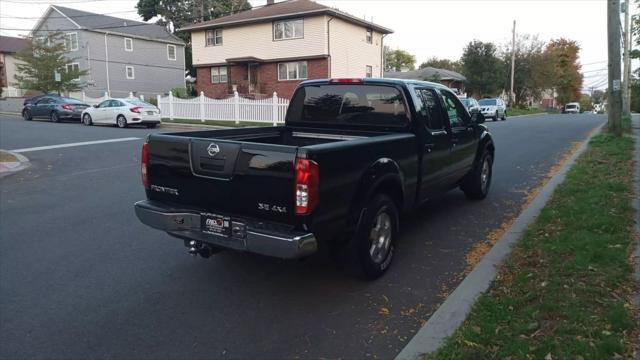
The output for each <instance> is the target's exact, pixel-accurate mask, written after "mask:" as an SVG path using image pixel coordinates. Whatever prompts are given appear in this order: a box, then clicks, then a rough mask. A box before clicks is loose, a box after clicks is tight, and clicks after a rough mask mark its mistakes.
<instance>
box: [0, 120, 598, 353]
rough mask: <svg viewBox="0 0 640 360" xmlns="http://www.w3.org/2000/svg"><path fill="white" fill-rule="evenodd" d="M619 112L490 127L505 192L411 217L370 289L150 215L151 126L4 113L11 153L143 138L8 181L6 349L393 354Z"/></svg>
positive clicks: (4, 210)
mask: <svg viewBox="0 0 640 360" xmlns="http://www.w3.org/2000/svg"><path fill="white" fill-rule="evenodd" d="M604 121H605V117H604V116H602V115H555V116H546V115H543V116H531V117H521V118H512V119H509V120H508V121H506V122H496V123H492V122H489V123H488V126H489V128H490V129H491V131H492V133H493V135H494V138H495V141H496V161H495V165H494V179H493V184H492V189H491V193H490V195H489V197H488V198H487V199H486V200H485V201H482V202H471V201H467V200H466V199H465V198H464V196H463V194H462V192H460V191H457V190H456V191H452V192H450V193H448V194H447V195H445V196H444V197H442V198H441V199H437V200H434V201H432V202H430V203H429V204H427V205H426V206H424V207H423V208H422V209H420V210H418V211H417V212H415V213H414V214H412V215H410V216H408V217H407V218H405V219H403V223H402V231H401V232H402V236H401V240H400V245H399V248H398V252H397V256H396V258H395V259H394V263H393V266H392V268H391V269H390V271H389V272H388V273H387V274H386V275H385V276H384V277H383V278H381V279H379V280H377V281H375V282H362V281H358V280H355V279H353V278H351V277H349V276H348V275H347V274H346V273H345V271H343V269H341V268H340V267H339V266H338V265H336V264H335V263H334V262H332V261H331V260H330V259H328V258H326V257H325V256H322V255H317V256H313V257H311V258H309V259H307V260H306V261H283V260H278V259H271V258H266V257H261V256H257V255H250V254H242V253H234V252H223V253H221V254H219V255H216V256H214V257H213V258H211V259H208V260H205V259H202V258H192V257H190V256H188V255H187V252H186V249H185V248H184V246H183V244H182V242H181V241H179V240H176V239H174V238H171V237H169V236H167V235H165V234H163V233H161V232H158V231H155V230H153V229H150V228H147V227H145V226H143V225H141V224H140V223H139V222H138V220H137V219H136V217H135V215H134V212H133V207H132V205H133V203H134V202H135V201H137V200H140V199H143V198H144V191H143V189H142V185H141V183H140V174H139V151H140V146H141V144H142V141H143V140H142V139H143V138H144V136H145V135H146V134H147V133H149V130H146V129H116V128H108V127H85V126H82V125H79V124H52V123H47V122H35V121H34V122H25V121H22V120H19V119H17V118H15V117H9V116H4V115H0V148H3V149H9V150H11V149H21V148H28V147H37V146H45V145H56V144H63V143H72V142H84V141H91V140H100V139H114V138H125V137H138V138H140V140H133V141H123V142H117V143H104V144H95V145H86V146H78V147H69V148H58V149H49V150H41V151H33V152H28V153H24V155H26V156H27V157H28V158H30V160H31V161H32V166H31V168H30V169H28V170H26V171H23V172H21V173H19V174H15V175H12V176H9V177H5V178H3V179H1V180H0V357H2V358H22V359H25V358H98V357H100V358H115V359H124V358H127V359H130V358H162V359H171V358H176V359H184V358H263V359H273V358H283V357H287V358H296V357H299V358H366V357H378V358H390V357H393V356H394V355H396V354H397V353H398V352H399V351H400V349H402V347H403V346H404V345H405V344H406V343H407V342H408V341H409V339H410V338H411V337H412V335H413V334H414V333H415V332H416V331H417V330H418V329H419V327H420V326H421V325H422V323H423V322H424V321H426V320H427V319H428V317H429V315H430V314H431V313H432V312H433V311H434V310H435V309H436V308H437V306H438V304H439V303H441V302H442V300H443V298H442V296H441V293H442V292H443V290H445V289H453V288H455V286H456V285H457V283H458V282H459V281H460V280H461V279H460V278H461V276H460V274H461V273H462V272H463V270H464V267H465V265H466V262H465V255H466V254H467V252H468V251H469V249H470V248H471V247H472V245H473V244H474V243H476V242H478V241H481V240H483V239H484V238H485V237H486V236H487V234H489V232H491V231H492V230H494V229H496V228H498V227H499V226H500V224H502V223H503V222H504V221H506V220H508V219H509V218H511V217H513V216H514V215H515V214H517V212H518V211H519V209H520V208H521V206H522V204H523V202H524V201H525V196H526V195H525V194H526V191H527V190H530V189H533V188H535V187H537V186H538V185H539V184H540V182H541V180H542V179H543V176H544V175H545V174H546V173H547V172H548V170H549V169H550V168H551V167H552V166H553V165H554V164H555V163H556V162H557V161H558V159H559V158H560V157H561V155H562V154H563V153H564V152H566V151H567V150H568V149H569V148H570V147H571V144H572V143H573V142H576V141H582V140H584V139H585V137H586V135H587V134H588V133H589V132H590V131H591V130H593V129H594V128H595V127H597V126H598V125H599V124H602V123H603V122H604ZM153 131H168V129H158V130H153ZM171 131H175V130H171Z"/></svg>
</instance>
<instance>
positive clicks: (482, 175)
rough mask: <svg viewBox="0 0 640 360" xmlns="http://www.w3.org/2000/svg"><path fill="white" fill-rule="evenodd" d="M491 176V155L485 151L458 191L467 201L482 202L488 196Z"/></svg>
mask: <svg viewBox="0 0 640 360" xmlns="http://www.w3.org/2000/svg"><path fill="white" fill-rule="evenodd" d="M492 175H493V155H491V153H490V152H488V151H485V152H484V153H483V154H482V157H481V158H480V161H479V162H478V163H477V164H476V165H475V166H474V168H473V170H472V171H471V172H470V173H469V174H467V176H466V177H465V179H464V180H463V183H462V185H460V189H462V191H463V192H464V194H465V195H466V196H467V198H468V199H472V200H482V199H484V198H486V197H487V195H488V194H489V188H490V187H491V177H492Z"/></svg>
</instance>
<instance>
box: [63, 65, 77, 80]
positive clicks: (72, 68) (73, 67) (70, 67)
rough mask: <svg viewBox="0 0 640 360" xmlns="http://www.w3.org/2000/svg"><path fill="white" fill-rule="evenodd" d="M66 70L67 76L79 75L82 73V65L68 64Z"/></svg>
mask: <svg viewBox="0 0 640 360" xmlns="http://www.w3.org/2000/svg"><path fill="white" fill-rule="evenodd" d="M66 70H67V74H69V73H73V72H75V73H77V72H79V71H80V64H78V63H71V64H67V66H66ZM78 79H80V77H79V76H78V77H76V78H74V80H78Z"/></svg>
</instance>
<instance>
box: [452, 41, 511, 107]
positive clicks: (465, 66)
mask: <svg viewBox="0 0 640 360" xmlns="http://www.w3.org/2000/svg"><path fill="white" fill-rule="evenodd" d="M496 53H497V49H496V46H495V45H494V44H493V43H490V42H486V43H485V42H482V41H478V40H473V41H471V42H469V44H467V46H466V47H465V48H464V52H463V54H462V58H461V59H460V62H461V63H462V74H463V75H464V76H465V77H466V78H467V82H468V84H467V91H469V92H471V93H472V94H474V95H477V96H485V95H487V96H496V95H498V94H499V93H500V90H502V88H503V87H504V84H505V80H504V68H503V66H502V60H500V58H498V56H497V55H496Z"/></svg>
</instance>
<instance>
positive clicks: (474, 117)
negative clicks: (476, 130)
mask: <svg viewBox="0 0 640 360" xmlns="http://www.w3.org/2000/svg"><path fill="white" fill-rule="evenodd" d="M471 122H472V123H474V124H482V123H484V115H482V113H481V112H479V111H474V112H473V113H472V114H471Z"/></svg>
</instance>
